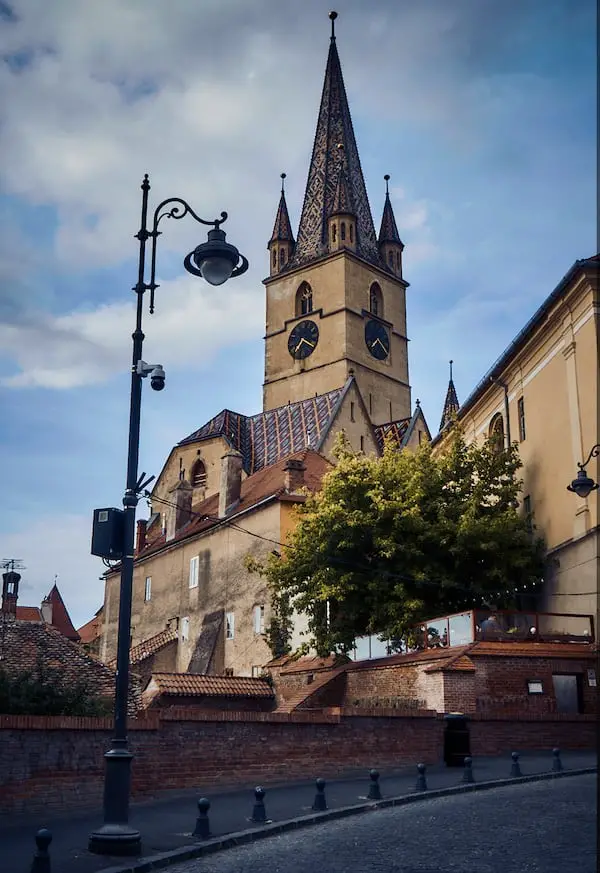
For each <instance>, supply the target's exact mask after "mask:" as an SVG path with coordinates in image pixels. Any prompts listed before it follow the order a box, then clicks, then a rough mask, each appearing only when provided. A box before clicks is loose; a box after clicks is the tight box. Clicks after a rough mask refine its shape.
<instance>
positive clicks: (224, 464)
mask: <svg viewBox="0 0 600 873" xmlns="http://www.w3.org/2000/svg"><path fill="white" fill-rule="evenodd" d="M241 492H242V456H241V454H240V453H239V452H238V451H236V450H235V449H232V450H231V451H230V452H227V454H226V455H223V457H222V458H221V486H220V488H219V518H224V517H225V516H226V515H227V513H228V512H231V510H232V509H233V507H234V506H235V505H236V504H238V503H239V502H240V495H241Z"/></svg>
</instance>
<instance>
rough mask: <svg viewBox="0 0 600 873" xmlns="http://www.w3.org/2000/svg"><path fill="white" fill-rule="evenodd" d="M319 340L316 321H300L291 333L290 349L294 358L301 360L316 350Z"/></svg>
mask: <svg viewBox="0 0 600 873" xmlns="http://www.w3.org/2000/svg"><path fill="white" fill-rule="evenodd" d="M318 342H319V328H318V327H317V325H316V324H315V322H314V321H301V322H299V323H298V324H297V325H296V326H295V327H294V328H293V329H292V332H291V333H290V336H289V339H288V351H289V353H290V355H291V356H292V358H296V360H301V359H302V358H308V356H309V355H310V354H312V352H314V350H315V348H316V346H317V343H318Z"/></svg>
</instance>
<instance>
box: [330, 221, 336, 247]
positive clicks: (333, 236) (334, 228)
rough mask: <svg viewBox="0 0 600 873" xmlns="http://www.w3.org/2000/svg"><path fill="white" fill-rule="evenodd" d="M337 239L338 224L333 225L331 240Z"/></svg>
mask: <svg viewBox="0 0 600 873" xmlns="http://www.w3.org/2000/svg"><path fill="white" fill-rule="evenodd" d="M336 239H337V226H336V225H335V224H332V225H331V242H333V243H334V242H335V241H336Z"/></svg>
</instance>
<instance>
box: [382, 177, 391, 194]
mask: <svg viewBox="0 0 600 873" xmlns="http://www.w3.org/2000/svg"><path fill="white" fill-rule="evenodd" d="M383 178H384V179H385V193H386V194H389V193H390V186H389V184H388V183H389V181H390V174H389V173H386V174H385V176H384V177H383Z"/></svg>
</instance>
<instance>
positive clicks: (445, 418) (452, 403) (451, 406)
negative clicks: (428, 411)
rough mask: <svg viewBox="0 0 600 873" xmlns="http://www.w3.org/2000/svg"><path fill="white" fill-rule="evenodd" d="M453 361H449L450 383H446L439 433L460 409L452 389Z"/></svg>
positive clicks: (453, 388) (454, 391) (454, 390)
mask: <svg viewBox="0 0 600 873" xmlns="http://www.w3.org/2000/svg"><path fill="white" fill-rule="evenodd" d="M453 363H454V361H450V381H449V382H448V390H447V392H446V400H445V401H444V410H443V412H442V420H441V422H440V431H442V430H443V429H444V428H445V427H446V426H447V425H448V424H450V422H451V421H452V418H453V416H454V415H455V414H456V413H457V412H458V410H459V409H460V404H459V402H458V397H457V395H456V388H455V387H454V382H453V381H452V364H453Z"/></svg>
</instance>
